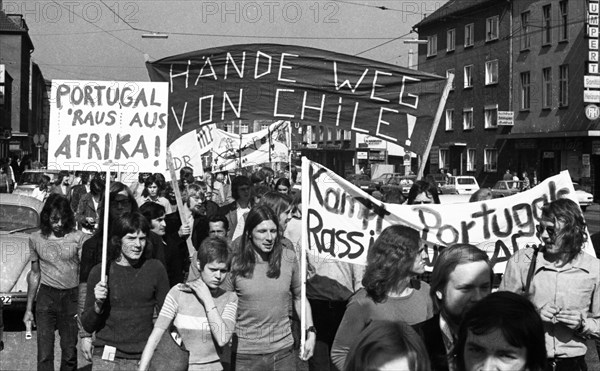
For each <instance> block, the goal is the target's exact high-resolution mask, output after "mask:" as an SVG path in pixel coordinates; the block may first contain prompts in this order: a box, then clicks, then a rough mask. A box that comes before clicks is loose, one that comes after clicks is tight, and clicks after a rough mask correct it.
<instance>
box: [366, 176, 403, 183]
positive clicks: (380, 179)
mask: <svg viewBox="0 0 600 371" xmlns="http://www.w3.org/2000/svg"><path fill="white" fill-rule="evenodd" d="M395 175H398V176H400V175H402V174H400V173H384V174H382V175H380V176H378V177H377V178H373V179H371V181H372V182H373V183H375V184H379V185H384V184H385V183H387V182H388V181H389V180H390V178H392V177H393V176H395Z"/></svg>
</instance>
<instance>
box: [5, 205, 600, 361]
mask: <svg viewBox="0 0 600 371" xmlns="http://www.w3.org/2000/svg"><path fill="white" fill-rule="evenodd" d="M584 215H585V218H586V222H587V224H588V228H589V231H590V234H593V233H596V232H600V205H598V204H594V205H593V206H591V207H588V209H587V211H586V212H585V213H584ZM22 318H23V312H22V311H6V310H5V311H4V326H5V329H4V351H2V352H0V370H2V371H4V370H6V371H30V370H35V369H36V355H37V347H36V335H37V334H36V331H34V332H33V338H32V339H31V340H26V339H25V326H24V325H23V322H22ZM56 336H57V341H56V343H55V344H56V346H55V356H54V357H55V359H54V364H55V369H56V370H58V369H59V367H60V347H59V346H58V333H57V335H56ZM588 349H589V350H588V353H587V355H586V360H587V363H588V367H589V369H590V370H600V361H599V359H598V354H597V353H596V347H595V344H594V342H593V341H590V342H588ZM78 357H79V367H80V369H82V370H90V368H89V366H90V364H89V363H88V362H87V361H86V360H85V359H84V358H83V356H82V354H81V352H78ZM86 365H87V368H86ZM298 366H299V368H298V369H299V370H306V369H307V367H306V363H305V362H301V361H298Z"/></svg>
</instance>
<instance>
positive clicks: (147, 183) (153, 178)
mask: <svg viewBox="0 0 600 371" xmlns="http://www.w3.org/2000/svg"><path fill="white" fill-rule="evenodd" d="M152 184H156V187H157V188H158V189H157V192H156V196H160V192H162V191H163V190H164V188H162V187H161V184H160V182H159V181H158V179H156V176H155V175H150V176H149V177H147V178H146V180H145V181H144V190H143V191H142V197H148V196H149V195H150V191H148V187H150V186H151V185H152Z"/></svg>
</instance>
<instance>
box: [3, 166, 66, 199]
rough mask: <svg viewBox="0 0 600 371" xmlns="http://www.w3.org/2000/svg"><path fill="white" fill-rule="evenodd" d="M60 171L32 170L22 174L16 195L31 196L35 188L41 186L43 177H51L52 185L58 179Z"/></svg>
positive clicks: (15, 191)
mask: <svg viewBox="0 0 600 371" xmlns="http://www.w3.org/2000/svg"><path fill="white" fill-rule="evenodd" d="M58 173H59V170H48V169H31V170H25V171H24V172H23V174H21V178H19V181H18V182H17V187H16V188H15V190H14V191H13V193H14V194H17V195H23V196H31V194H32V193H33V190H34V189H35V187H37V186H38V185H39V184H40V180H41V179H42V176H43V175H47V176H49V177H50V181H51V182H52V183H54V182H56V180H57V179H58Z"/></svg>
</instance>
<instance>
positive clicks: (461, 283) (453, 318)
mask: <svg viewBox="0 0 600 371" xmlns="http://www.w3.org/2000/svg"><path fill="white" fill-rule="evenodd" d="M492 277H493V271H492V267H491V265H490V262H489V258H488V256H487V254H486V253H485V252H484V251H481V250H480V249H478V248H477V247H475V246H473V245H469V244H456V245H453V246H451V247H448V248H446V249H444V250H443V251H442V252H441V253H440V255H439V257H438V259H437V261H436V262H435V266H434V267H433V273H432V276H431V291H430V295H431V298H432V300H433V304H434V306H435V309H436V310H437V311H438V313H437V314H436V315H435V316H433V317H432V318H430V319H428V320H427V321H425V322H421V323H419V324H416V325H415V326H413V327H414V328H415V330H416V331H417V332H418V333H419V335H420V336H421V338H422V340H423V343H424V344H425V347H426V348H427V353H429V358H430V359H431V367H432V369H433V370H435V371H448V370H450V371H453V370H456V364H455V361H454V357H453V348H454V343H455V339H456V336H457V335H458V327H459V325H460V321H461V319H462V316H463V314H464V313H465V312H466V311H467V310H468V309H470V308H471V307H472V306H473V305H474V304H475V303H476V302H478V301H479V300H481V299H482V298H484V297H485V296H487V295H488V294H490V292H491V289H492Z"/></svg>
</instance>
